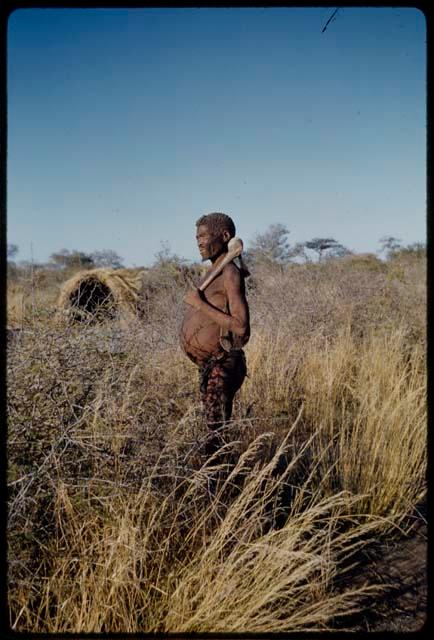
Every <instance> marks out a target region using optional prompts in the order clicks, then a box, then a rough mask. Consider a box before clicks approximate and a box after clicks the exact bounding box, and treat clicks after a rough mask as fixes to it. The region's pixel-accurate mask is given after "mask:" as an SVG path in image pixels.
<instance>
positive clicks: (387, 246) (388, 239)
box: [378, 236, 401, 258]
mask: <svg viewBox="0 0 434 640" xmlns="http://www.w3.org/2000/svg"><path fill="white" fill-rule="evenodd" d="M378 242H379V243H380V244H381V249H380V253H384V254H385V256H386V258H391V257H392V256H393V254H394V253H395V252H396V251H398V250H399V249H400V248H401V238H395V237H394V236H383V237H382V238H380V239H379V241H378Z"/></svg>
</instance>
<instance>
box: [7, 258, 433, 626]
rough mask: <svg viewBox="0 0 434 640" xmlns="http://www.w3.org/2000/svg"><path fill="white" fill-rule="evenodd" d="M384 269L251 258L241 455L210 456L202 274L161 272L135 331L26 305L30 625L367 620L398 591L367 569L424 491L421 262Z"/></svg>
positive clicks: (19, 359)
mask: <svg viewBox="0 0 434 640" xmlns="http://www.w3.org/2000/svg"><path fill="white" fill-rule="evenodd" d="M367 264H368V266H367ZM367 264H366V261H362V264H361V265H360V264H350V265H349V264H348V263H345V264H344V263H343V262H340V261H339V262H337V263H336V264H333V263H328V264H324V265H322V266H319V267H317V266H316V265H301V266H300V267H291V268H290V269H288V271H286V272H285V271H282V270H273V269H272V268H267V269H264V270H263V271H262V272H257V273H256V274H254V276H253V278H252V282H251V283H249V299H250V304H251V310H252V339H251V341H250V343H249V345H248V347H247V349H246V355H247V362H248V369H249V378H248V379H247V380H246V382H245V384H244V385H243V388H242V390H241V392H240V394H239V395H238V397H237V400H236V403H235V409H234V420H233V423H232V425H231V432H232V436H233V437H232V442H231V443H230V444H229V445H228V451H227V463H226V464H225V465H222V464H220V463H219V465H217V462H216V460H209V461H207V460H205V459H204V458H203V457H202V454H201V444H202V442H203V439H204V438H205V436H206V426H205V424H204V421H203V418H202V416H201V411H200V402H199V395H198V385H197V371H196V370H195V368H194V366H193V365H192V364H191V363H190V362H189V361H188V360H186V358H185V357H184V356H183V354H182V353H181V350H180V347H179V344H178V336H177V332H178V327H179V322H180V319H181V316H182V309H183V307H182V298H183V295H184V292H185V288H186V287H187V286H188V285H187V283H184V284H183V283H180V282H179V281H178V280H175V278H173V280H172V282H173V284H172V285H170V276H169V275H167V274H166V275H164V291H163V288H162V289H161V290H158V289H157V290H156V292H155V297H154V298H153V303H152V305H149V307H148V313H147V315H146V320H142V321H141V320H140V319H139V318H137V317H136V318H135V319H134V320H133V321H131V322H130V324H129V325H128V328H127V329H125V330H123V331H120V330H119V328H118V325H117V324H116V323H112V322H110V321H108V320H107V319H105V320H103V321H102V322H100V323H99V324H87V323H86V322H83V323H81V324H79V325H68V326H62V325H60V326H59V325H56V324H55V323H54V321H53V320H54V318H53V316H54V313H53V314H52V315H50V313H51V311H49V310H47V309H44V308H41V307H38V305H37V304H35V305H34V306H33V307H30V308H28V309H27V311H26V317H25V319H24V320H25V323H24V326H25V327H27V331H28V332H26V331H24V332H22V334H21V335H20V337H18V338H16V339H14V342H13V343H11V344H10V347H9V353H8V402H9V423H8V430H9V431H8V460H9V466H8V483H9V522H8V527H9V536H8V544H9V550H8V554H9V576H8V580H9V606H10V624H11V626H12V627H13V628H14V629H15V630H17V631H21V632H30V631H44V632H72V631H74V632H79V633H84V632H90V631H103V632H107V631H111V632H115V631H117V632H131V631H161V632H166V631H178V632H188V631H196V632H203V631H221V632H230V631H250V632H253V631H256V632H267V631H294V630H326V629H334V628H336V625H337V624H339V626H340V627H342V626H344V627H345V626H348V627H349V628H352V627H351V625H352V622H351V620H352V619H351V615H350V614H351V612H354V611H356V610H358V609H360V608H363V607H366V606H373V603H375V599H374V598H375V594H376V593H378V592H379V589H380V587H379V585H378V584H376V583H375V581H374V582H368V583H366V584H365V583H364V582H363V581H362V582H361V581H360V580H356V579H355V578H356V577H357V576H359V574H360V572H361V571H362V570H363V566H362V564H361V563H363V553H362V552H363V550H364V549H365V548H369V545H370V544H371V541H373V540H377V541H378V540H381V539H382V537H383V536H386V535H387V536H388V539H389V540H390V539H392V538H394V537H395V538H396V537H399V536H404V537H405V535H407V533H408V532H410V530H411V527H412V524H413V522H414V518H415V517H416V516H417V512H418V511H417V510H418V509H419V508H420V506H421V505H422V504H423V502H424V499H425V497H424V495H425V473H426V410H425V397H426V391H425V382H426V381H425V377H426V373H425V368H426V365H425V327H424V317H425V306H424V305H425V291H424V288H423V286H419V285H418V284H417V283H420V281H421V280H422V281H423V277H424V272H423V268H424V265H423V264H422V263H419V265H417V264H414V263H412V264H407V263H402V264H401V265H396V264H392V263H391V264H386V265H385V266H383V263H380V266H378V265H374V267H375V268H373V265H372V260H368V263H367ZM371 267H372V269H373V271H372V269H371ZM377 267H378V268H377ZM398 267H399V268H400V269H402V273H400V276H399V278H397V277H396V269H397V268H398ZM394 270H395V271H394ZM372 273H373V274H374V275H372ZM161 277H162V278H163V276H161ZM415 283H416V285H417V286H415ZM36 294H37V295H36V296H35V300H36V301H37V300H40V299H42V297H43V296H42V292H41V291H38V292H36ZM38 296H40V297H39V298H38ZM384 301H386V302H387V304H386V303H385V302H384ZM53 310H54V307H53ZM381 588H382V589H385V588H387V585H383V586H382V587H381Z"/></svg>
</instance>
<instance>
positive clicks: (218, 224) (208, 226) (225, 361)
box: [181, 213, 250, 455]
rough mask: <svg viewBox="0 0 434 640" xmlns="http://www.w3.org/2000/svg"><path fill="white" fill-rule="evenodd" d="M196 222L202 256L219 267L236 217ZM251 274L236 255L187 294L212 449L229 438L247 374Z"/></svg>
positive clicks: (188, 346)
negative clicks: (227, 428)
mask: <svg viewBox="0 0 434 640" xmlns="http://www.w3.org/2000/svg"><path fill="white" fill-rule="evenodd" d="M196 227H197V232H196V241H197V245H198V248H199V252H200V255H201V258H202V260H203V261H205V260H211V263H212V266H211V269H210V270H209V271H211V270H214V269H215V268H217V267H218V265H219V264H220V262H221V261H222V260H223V259H224V257H225V254H226V253H227V248H228V242H229V240H230V239H231V238H233V237H234V236H235V225H234V223H233V220H232V219H231V218H230V217H229V216H228V215H226V214H224V213H210V214H207V215H204V216H202V217H201V218H199V220H198V221H197V222H196ZM209 271H208V273H209ZM208 273H207V274H205V276H204V277H203V279H202V280H201V282H200V283H199V286H200V284H201V283H202V282H203V281H204V280H205V278H206V277H207V275H208ZM247 275H248V272H247V270H245V269H244V268H243V267H238V266H237V265H236V264H235V263H234V262H232V261H231V262H229V263H228V264H227V265H226V266H225V267H224V268H223V270H222V272H221V273H220V274H219V275H218V276H217V277H216V278H215V279H214V280H213V281H212V282H211V284H209V285H208V287H207V288H206V289H205V291H204V292H201V291H200V290H199V289H195V290H194V291H190V292H189V293H188V294H187V295H186V297H185V298H184V302H185V303H186V304H187V308H186V311H185V315H184V319H183V323H182V327H181V344H182V347H183V349H184V351H185V353H186V354H187V356H188V357H189V358H190V360H192V361H193V362H194V363H195V364H196V365H198V367H199V372H200V391H201V398H202V403H203V405H204V409H205V416H206V422H207V426H208V428H209V429H210V434H209V438H208V440H207V443H206V445H205V453H206V455H212V454H213V453H214V452H215V451H216V450H217V449H218V448H219V447H220V446H222V444H224V440H223V437H222V428H223V427H224V424H225V423H226V422H227V421H228V420H230V417H231V414H232V403H233V400H234V396H235V394H236V392H237V391H238V389H239V388H240V387H241V385H242V384H243V381H244V378H245V376H246V361H245V357H244V352H243V350H242V347H243V346H244V345H245V344H246V343H247V341H248V339H249V337H250V323H249V308H248V305H247V300H246V295H245V284H244V279H245V277H246V276H247Z"/></svg>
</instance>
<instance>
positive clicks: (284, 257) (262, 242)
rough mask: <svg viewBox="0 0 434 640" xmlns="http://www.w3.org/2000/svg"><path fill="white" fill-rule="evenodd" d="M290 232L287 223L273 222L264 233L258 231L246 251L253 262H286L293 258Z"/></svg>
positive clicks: (247, 256)
mask: <svg viewBox="0 0 434 640" xmlns="http://www.w3.org/2000/svg"><path fill="white" fill-rule="evenodd" d="M289 233H290V232H289V231H288V229H287V227H286V225H284V224H281V223H277V224H271V225H270V226H269V227H268V228H267V229H266V230H265V231H264V233H257V234H256V235H255V237H254V238H253V240H252V242H251V245H250V247H249V248H248V250H247V251H246V252H245V256H246V259H247V260H248V261H251V262H276V263H278V264H285V263H286V262H288V261H289V259H290V258H291V256H292V254H291V248H290V245H289V242H288V239H287V236H288V234H289Z"/></svg>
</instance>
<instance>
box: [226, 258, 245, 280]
mask: <svg viewBox="0 0 434 640" xmlns="http://www.w3.org/2000/svg"><path fill="white" fill-rule="evenodd" d="M223 274H224V276H225V277H229V278H240V277H241V271H240V269H239V268H238V266H237V265H236V264H235V262H233V261H231V262H228V264H226V265H225V266H224V267H223Z"/></svg>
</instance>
